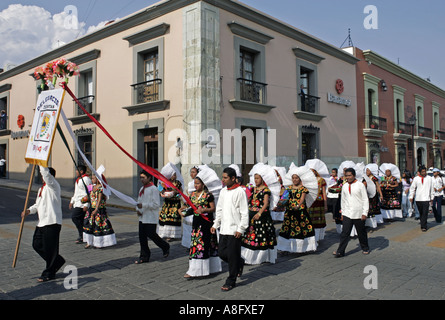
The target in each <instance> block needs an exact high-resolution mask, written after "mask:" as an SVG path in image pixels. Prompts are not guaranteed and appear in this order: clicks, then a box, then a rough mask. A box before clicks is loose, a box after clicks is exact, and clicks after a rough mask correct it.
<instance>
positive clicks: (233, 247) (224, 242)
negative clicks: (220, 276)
mask: <svg viewBox="0 0 445 320" xmlns="http://www.w3.org/2000/svg"><path fill="white" fill-rule="evenodd" d="M218 253H219V257H220V258H221V259H222V260H223V261H224V262H227V263H228V264H229V277H228V278H227V280H226V284H227V285H230V286H235V283H236V278H237V276H238V273H239V271H240V268H241V266H242V265H243V264H244V260H243V258H241V237H240V238H238V239H237V238H235V236H230V235H220V236H219V246H218Z"/></svg>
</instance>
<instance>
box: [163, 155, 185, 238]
mask: <svg viewBox="0 0 445 320" xmlns="http://www.w3.org/2000/svg"><path fill="white" fill-rule="evenodd" d="M161 174H162V175H163V176H164V177H165V178H167V179H169V180H170V182H171V183H172V184H173V185H174V186H175V187H176V188H178V189H180V190H182V188H183V185H184V179H183V178H182V175H181V172H180V171H179V170H178V168H176V166H175V165H174V164H173V163H168V164H167V165H166V166H164V167H163V168H162V170H161ZM158 187H159V189H160V192H161V197H162V198H163V199H164V205H163V206H162V209H161V212H160V213H159V227H158V234H159V236H160V237H161V238H167V241H171V240H172V239H179V238H181V235H182V230H181V229H182V228H181V220H182V219H181V215H180V214H179V212H178V210H179V208H181V195H180V194H179V192H177V190H175V189H173V188H171V187H169V186H167V185H165V184H164V183H160V184H159V186H158Z"/></svg>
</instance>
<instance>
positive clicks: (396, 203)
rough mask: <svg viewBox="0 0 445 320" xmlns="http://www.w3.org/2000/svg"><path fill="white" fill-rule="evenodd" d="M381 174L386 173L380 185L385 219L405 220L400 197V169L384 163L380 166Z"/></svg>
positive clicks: (381, 209)
mask: <svg viewBox="0 0 445 320" xmlns="http://www.w3.org/2000/svg"><path fill="white" fill-rule="evenodd" d="M379 169H380V172H382V173H384V176H383V177H382V182H381V183H380V186H381V189H382V195H383V201H382V204H381V206H380V211H381V212H382V215H383V219H387V220H389V221H391V220H392V219H394V218H403V214H402V205H401V201H400V197H399V195H398V193H397V192H398V188H397V187H398V186H399V180H400V178H401V176H400V170H399V168H398V167H397V166H396V165H394V164H392V163H384V164H382V165H381V166H380V168H379Z"/></svg>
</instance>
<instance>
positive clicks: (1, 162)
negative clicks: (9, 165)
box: [0, 156, 6, 178]
mask: <svg viewBox="0 0 445 320" xmlns="http://www.w3.org/2000/svg"><path fill="white" fill-rule="evenodd" d="M5 173H6V160H5V159H4V158H3V156H0V178H3V177H4V176H5Z"/></svg>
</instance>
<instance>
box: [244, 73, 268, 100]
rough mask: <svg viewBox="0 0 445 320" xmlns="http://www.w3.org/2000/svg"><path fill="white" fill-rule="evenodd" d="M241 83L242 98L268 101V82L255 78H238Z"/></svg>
mask: <svg viewBox="0 0 445 320" xmlns="http://www.w3.org/2000/svg"><path fill="white" fill-rule="evenodd" d="M237 80H238V82H239V83H240V99H241V100H244V101H249V102H256V103H261V104H265V103H266V87H267V84H265V83H261V82H256V81H253V80H248V79H243V78H238V79H237Z"/></svg>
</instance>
